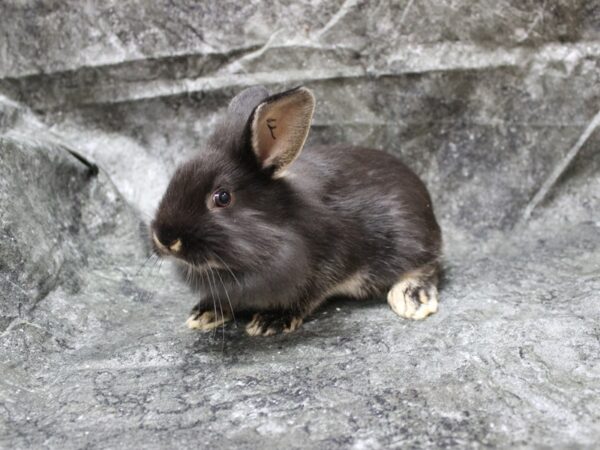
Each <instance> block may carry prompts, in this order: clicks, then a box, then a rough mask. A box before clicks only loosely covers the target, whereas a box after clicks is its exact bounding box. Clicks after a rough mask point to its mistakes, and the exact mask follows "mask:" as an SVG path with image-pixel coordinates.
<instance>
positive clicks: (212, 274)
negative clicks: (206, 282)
mask: <svg viewBox="0 0 600 450" xmlns="http://www.w3.org/2000/svg"><path fill="white" fill-rule="evenodd" d="M208 271H209V273H210V277H211V278H212V281H213V283H214V284H215V290H217V280H216V279H215V275H214V273H213V269H212V267H210V266H208ZM217 300H218V301H219V309H220V310H221V319H222V320H223V321H224V320H225V315H224V314H223V304H222V303H221V296H220V295H219V296H218V297H217ZM221 328H222V331H223V346H225V326H224V325H223V326H222V327H221ZM215 330H216V329H215ZM221 350H222V349H221Z"/></svg>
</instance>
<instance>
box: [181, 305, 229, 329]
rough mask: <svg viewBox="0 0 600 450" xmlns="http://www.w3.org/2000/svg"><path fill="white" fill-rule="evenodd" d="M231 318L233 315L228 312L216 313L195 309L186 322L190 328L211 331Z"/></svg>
mask: <svg viewBox="0 0 600 450" xmlns="http://www.w3.org/2000/svg"><path fill="white" fill-rule="evenodd" d="M230 320H231V315H230V314H229V313H227V312H224V313H223V314H215V312H214V311H198V310H196V309H194V310H192V313H191V315H190V317H188V319H187V320H186V321H185V324H186V325H187V327H188V328H189V329H190V330H200V331H210V330H214V329H215V328H217V327H220V326H221V325H223V324H225V323H226V322H229V321H230Z"/></svg>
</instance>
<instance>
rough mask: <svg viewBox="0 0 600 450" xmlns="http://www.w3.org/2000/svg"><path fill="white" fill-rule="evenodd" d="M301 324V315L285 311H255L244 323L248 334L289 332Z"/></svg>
mask: <svg viewBox="0 0 600 450" xmlns="http://www.w3.org/2000/svg"><path fill="white" fill-rule="evenodd" d="M300 325H302V317H299V316H295V315H292V314H286V313H271V312H265V313H256V314H254V316H252V320H251V321H250V322H249V323H248V325H246V333H248V334H249V335H250V336H272V335H274V334H277V333H281V332H284V333H291V332H292V331H295V330H297V329H298V328H300Z"/></svg>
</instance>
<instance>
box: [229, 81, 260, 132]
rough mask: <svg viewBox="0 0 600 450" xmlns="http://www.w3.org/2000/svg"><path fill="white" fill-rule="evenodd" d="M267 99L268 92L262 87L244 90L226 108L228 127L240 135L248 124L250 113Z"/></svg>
mask: <svg viewBox="0 0 600 450" xmlns="http://www.w3.org/2000/svg"><path fill="white" fill-rule="evenodd" d="M268 97H269V91H267V90H266V89H265V87H264V86H254V87H251V88H247V89H244V90H243V91H241V92H240V93H239V94H238V95H236V96H235V97H233V99H232V100H231V102H230V103H229V107H228V108H227V117H228V118H229V127H230V129H232V130H235V131H238V130H239V133H240V134H241V133H242V132H243V129H244V128H245V126H246V123H247V122H248V118H249V117H250V115H251V114H252V111H254V109H255V108H256V107H257V106H258V105H259V104H260V103H262V102H264V101H265V100H266V99H267V98H268Z"/></svg>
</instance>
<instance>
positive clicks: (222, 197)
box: [213, 189, 231, 208]
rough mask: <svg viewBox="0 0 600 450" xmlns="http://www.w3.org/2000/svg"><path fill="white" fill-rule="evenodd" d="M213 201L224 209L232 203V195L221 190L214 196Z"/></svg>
mask: <svg viewBox="0 0 600 450" xmlns="http://www.w3.org/2000/svg"><path fill="white" fill-rule="evenodd" d="M213 201H214V202H215V206H218V207H219V208H224V207H226V206H227V205H229V204H230V203H231V194H230V193H229V192H227V191H226V190H224V189H219V190H218V191H217V192H215V193H214V194H213Z"/></svg>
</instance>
